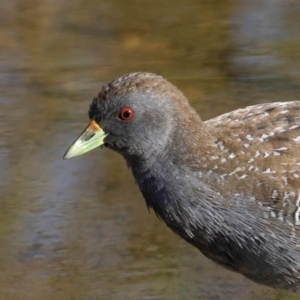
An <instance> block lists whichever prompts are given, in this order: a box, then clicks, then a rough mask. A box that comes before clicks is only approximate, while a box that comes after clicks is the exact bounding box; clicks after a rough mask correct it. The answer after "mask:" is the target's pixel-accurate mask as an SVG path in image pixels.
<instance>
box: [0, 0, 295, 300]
mask: <svg viewBox="0 0 300 300" xmlns="http://www.w3.org/2000/svg"><path fill="white" fill-rule="evenodd" d="M299 14H300V2H299V1H297V0H294V1H285V0H252V1H247V0H240V1H238V0H236V1H228V0H222V1H217V0H210V1H208V0H206V1H204V0H202V1H199V0H198V1H197V0H187V1H183V0H173V1H170V0H168V1H158V0H151V1H150V0H149V1H134V0H128V1H121V0H110V1H108V0H102V1H95V0H94V1H93V0H86V1H82V0H77V1H58V0H52V1H50V0H48V1H36V0H27V1H17V0H10V1H2V3H1V9H0V90H1V95H0V124H1V127H0V130H1V139H0V163H1V172H0V195H1V197H0V216H1V217H0V270H1V271H0V299H1V300H2V299H5V300H6V299H8V300H10V299H12V300H15V299H22V300H23V299H32V300H35V299H37V300H41V299H43V300H44V299H45V300H48V299H49V300H50V299H57V300H67V299H70V300H71V299H72V300H78V299H83V300H96V299H105V300H106V299H117V300H121V299H122V300H123V299H142V300H150V299H151V300H154V299H155V300H163V299H164V300H165V299H172V300H173V299H175V300H176V299H178V300H179V299H180V300H181V299H243V300H247V299H257V300H259V299H264V300H265V299H270V300H275V299H276V300H279V299H280V300H284V299H300V296H299V295H295V294H291V293H285V292H280V291H275V290H273V289H269V288H267V287H263V286H259V285H256V284H254V283H252V282H250V281H249V280H247V279H245V278H244V277H243V276H241V275H239V274H234V273H232V272H229V271H226V270H224V269H223V268H221V267H219V266H217V265H215V264H214V263H212V262H210V261H208V260H207V259H206V258H205V257H203V256H202V255H201V254H200V253H199V252H198V251H197V250H196V249H194V248H192V247H191V246H189V245H187V244H186V243H185V242H184V241H182V240H181V239H180V238H178V237H176V236H175V235H174V234H173V233H172V232H170V231H169V230H168V229H167V228H166V227H165V226H164V224H162V223H161V222H160V221H159V220H158V219H157V218H156V216H155V214H153V213H151V214H149V213H148V211H147V209H146V206H145V203H144V200H143V198H142V197H141V195H140V194H139V191H138V189H137V187H136V186H135V185H134V182H133V179H132V178H131V176H130V174H129V172H128V170H127V169H126V167H125V164H124V162H123V161H122V159H121V157H119V156H118V155H117V154H115V153H112V152H110V151H109V150H95V151H93V152H91V153H90V154H88V155H86V156H83V157H79V158H76V159H72V160H68V161H63V160H62V156H63V154H64V151H65V150H66V148H67V147H68V146H69V144H70V143H71V142H72V141H73V140H74V139H75V137H76V136H77V134H78V133H79V132H80V131H81V130H82V129H83V127H84V126H85V125H86V122H87V121H88V118H87V109H88V106H89V103H90V101H91V99H92V97H93V96H94V95H95V94H96V93H97V92H98V91H99V89H100V88H101V86H102V84H103V83H105V82H108V81H110V80H112V79H114V78H115V77H117V76H119V75H121V74H123V73H128V72H131V71H139V70H144V71H150V72H156V73H159V74H162V75H163V76H165V77H167V78H168V79H169V80H170V81H171V82H173V83H174V84H176V85H177V86H178V87H179V88H180V89H181V90H183V91H184V93H185V94H186V95H187V96H188V97H189V99H190V100H191V103H192V105H193V106H194V107H195V108H196V109H197V111H198V112H199V113H200V114H201V116H202V118H203V119H208V118H210V117H213V116H216V115H218V114H221V113H224V112H227V111H230V110H232V109H235V108H238V107H244V106H246V105H249V104H255V103H260V102H268V101H279V100H293V99H296V98H298V99H299V98H300V97H299V95H300V71H299V70H300V51H299V49H300V34H299V32H300V22H299Z"/></svg>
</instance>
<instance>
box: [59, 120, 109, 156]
mask: <svg viewBox="0 0 300 300" xmlns="http://www.w3.org/2000/svg"><path fill="white" fill-rule="evenodd" d="M106 136H107V134H106V133H105V132H104V131H103V129H102V128H100V127H99V125H98V124H97V123H96V122H95V121H94V120H91V121H90V122H89V124H88V126H87V127H86V128H85V130H84V131H83V133H82V134H81V135H80V136H79V138H78V139H77V140H76V141H75V142H74V143H73V144H72V145H71V146H70V147H69V149H68V150H67V152H66V153H65V155H64V159H68V158H71V157H75V156H79V155H82V154H84V153H86V152H89V151H91V150H92V149H95V148H97V147H99V146H101V145H103V144H104V139H105V137H106Z"/></svg>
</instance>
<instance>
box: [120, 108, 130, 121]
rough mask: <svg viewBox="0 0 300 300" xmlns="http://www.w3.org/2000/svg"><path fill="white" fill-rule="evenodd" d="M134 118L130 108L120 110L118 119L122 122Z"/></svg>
mask: <svg viewBox="0 0 300 300" xmlns="http://www.w3.org/2000/svg"><path fill="white" fill-rule="evenodd" d="M133 117H134V111H133V109H132V108H130V107H127V106H126V107H123V108H122V109H121V110H120V113H119V118H120V119H121V120H123V121H130V120H131V119H132V118H133Z"/></svg>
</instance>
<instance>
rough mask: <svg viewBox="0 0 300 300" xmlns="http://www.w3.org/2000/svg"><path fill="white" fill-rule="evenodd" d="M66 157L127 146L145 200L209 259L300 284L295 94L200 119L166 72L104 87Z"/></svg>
mask: <svg viewBox="0 0 300 300" xmlns="http://www.w3.org/2000/svg"><path fill="white" fill-rule="evenodd" d="M89 119H90V121H89V124H88V126H87V127H86V129H85V130H84V131H83V133H82V134H81V135H80V136H79V138H78V139H77V140H76V141H75V142H74V143H73V144H72V145H71V146H70V147H69V149H68V150H67V152H66V153H65V155H64V159H67V158H70V157H75V156H79V155H81V154H84V153H86V152H88V151H90V150H92V149H94V148H98V147H100V148H108V149H111V150H113V151H115V152H117V153H119V154H121V155H122V156H123V158H124V159H125V162H126V164H127V166H128V167H129V169H130V170H131V172H132V175H133V177H134V179H135V181H136V184H137V185H138V187H139V189H140V192H141V193H142V195H143V197H144V199H145V201H146V205H147V206H148V208H149V209H152V210H154V212H155V213H156V215H157V216H158V218H159V219H161V220H162V221H164V222H165V224H166V225H167V226H168V227H169V228H170V229H171V230H172V231H173V232H174V233H175V234H177V235H178V236H180V237H181V238H183V239H184V240H185V241H186V242H188V243H189V244H191V245H193V246H194V247H196V248H198V249H199V250H200V251H201V252H202V254H204V255H205V256H206V257H207V258H209V259H211V260H212V261H214V262H215V263H217V264H219V265H221V266H223V267H225V268H226V269H229V270H231V271H234V272H237V273H240V274H242V275H244V276H245V277H247V278H248V279H250V280H252V281H254V282H256V283H259V284H263V285H266V286H269V287H272V288H276V289H281V290H287V291H292V292H300V101H291V102H275V103H263V104H257V105H253V106H249V107H246V108H240V109H237V110H234V111H232V112H228V113H225V114H223V115H220V116H218V117H215V118H213V119H210V120H206V121H202V120H201V118H200V116H199V115H198V114H197V113H196V111H195V110H194V109H193V108H192V107H191V106H190V104H189V102H188V100H187V98H186V97H185V96H184V94H183V93H182V92H181V91H180V90H179V89H178V88H177V87H175V86H174V85H173V84H172V83H170V82H169V81H168V80H166V79H164V78H163V77H162V76H159V75H156V74H152V73H147V72H135V73H129V74H125V75H123V76H121V77H119V78H117V79H115V80H113V81H112V82H110V83H109V84H107V85H105V86H103V87H102V89H101V91H100V92H99V94H98V95H97V96H96V97H94V98H93V100H92V103H91V105H90V108H89Z"/></svg>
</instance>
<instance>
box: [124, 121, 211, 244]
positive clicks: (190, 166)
mask: <svg viewBox="0 0 300 300" xmlns="http://www.w3.org/2000/svg"><path fill="white" fill-rule="evenodd" d="M182 128H186V127H185V126H182V127H181V128H178V129H177V131H176V132H175V135H174V136H173V138H172V143H170V144H169V145H168V146H167V147H166V149H165V151H162V152H161V153H159V154H158V155H156V156H155V157H152V159H145V160H143V159H141V158H139V159H133V158H131V159H126V160H127V164H128V166H129V168H130V169H131V170H132V173H133V176H134V178H135V180H136V182H137V184H138V186H139V188H140V190H141V192H142V194H143V196H144V198H145V200H146V203H147V206H148V207H150V208H152V209H153V210H154V211H155V212H156V214H157V215H158V216H159V218H160V219H163V220H164V221H165V223H166V224H167V225H168V226H169V227H171V228H172V230H173V231H175V232H176V233H177V234H179V235H181V236H182V237H184V238H185V239H186V240H188V239H189V238H191V237H192V235H193V234H194V233H192V231H191V229H190V228H192V227H193V228H194V227H195V226H194V224H193V222H194V221H195V219H191V218H190V216H191V215H193V214H194V213H195V211H194V208H193V205H194V204H193V203H192V202H193V199H195V190H196V189H197V196H198V197H199V198H201V199H198V201H199V202H198V203H197V205H203V206H204V208H203V210H205V209H208V208H205V206H206V205H212V203H211V201H209V200H208V199H206V198H207V197H206V195H210V192H209V191H208V189H209V188H208V187H207V186H206V185H205V183H203V182H201V176H202V174H201V164H200V163H199V157H201V154H203V155H206V152H207V151H210V147H213V146H212V142H211V140H210V137H209V135H207V134H206V132H205V128H203V126H202V123H201V121H200V119H196V121H194V122H193V127H192V128H191V127H190V130H189V131H188V132H184V131H183V129H182ZM201 151H202V152H201ZM210 209H211V208H210ZM199 211H201V209H200V210H199ZM201 219H202V216H201V215H198V216H197V227H199V226H200V227H201ZM203 223H204V221H203ZM183 224H184V226H182V225H183Z"/></svg>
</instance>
